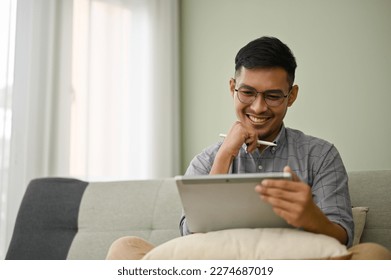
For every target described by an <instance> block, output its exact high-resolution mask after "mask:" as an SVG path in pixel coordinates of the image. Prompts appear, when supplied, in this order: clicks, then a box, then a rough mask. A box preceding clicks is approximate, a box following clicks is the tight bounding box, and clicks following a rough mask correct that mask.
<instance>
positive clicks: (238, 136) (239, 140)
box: [224, 121, 258, 156]
mask: <svg viewBox="0 0 391 280" xmlns="http://www.w3.org/2000/svg"><path fill="white" fill-rule="evenodd" d="M257 140H258V135H257V134H256V133H255V132H254V131H252V129H251V128H249V127H246V126H244V125H243V124H242V123H241V122H240V121H236V122H235V123H234V124H233V125H232V127H231V129H230V131H229V132H228V134H227V137H226V138H225V139H224V146H225V147H226V148H227V149H230V150H233V151H235V152H239V150H240V148H241V147H242V145H243V144H246V145H247V149H246V151H247V152H249V153H252V152H253V151H255V150H256V149H257V147H258V144H257ZM236 155H237V154H236ZM236 155H235V156H236Z"/></svg>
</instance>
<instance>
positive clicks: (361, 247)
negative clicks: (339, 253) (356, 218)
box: [348, 243, 391, 260]
mask: <svg viewBox="0 0 391 280" xmlns="http://www.w3.org/2000/svg"><path fill="white" fill-rule="evenodd" d="M348 251H349V252H350V253H352V260H391V252H390V251H389V250H388V249H387V248H385V247H383V246H381V245H379V244H376V243H361V244H358V245H356V246H353V247H351V248H349V250H348Z"/></svg>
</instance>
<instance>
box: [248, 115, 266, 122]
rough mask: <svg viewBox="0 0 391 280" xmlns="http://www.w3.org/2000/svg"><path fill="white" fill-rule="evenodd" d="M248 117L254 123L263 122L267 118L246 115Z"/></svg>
mask: <svg viewBox="0 0 391 280" xmlns="http://www.w3.org/2000/svg"><path fill="white" fill-rule="evenodd" d="M248 117H249V119H250V120H251V121H252V122H254V123H264V122H266V121H267V118H257V117H254V116H248Z"/></svg>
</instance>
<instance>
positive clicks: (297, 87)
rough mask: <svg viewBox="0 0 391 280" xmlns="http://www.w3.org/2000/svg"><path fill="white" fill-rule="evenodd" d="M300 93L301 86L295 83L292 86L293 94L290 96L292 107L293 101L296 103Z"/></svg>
mask: <svg viewBox="0 0 391 280" xmlns="http://www.w3.org/2000/svg"><path fill="white" fill-rule="evenodd" d="M298 94H299V86H298V85H294V86H293V87H292V91H291V94H290V95H289V96H288V107H291V106H292V105H293V103H295V101H296V98H297V95H298Z"/></svg>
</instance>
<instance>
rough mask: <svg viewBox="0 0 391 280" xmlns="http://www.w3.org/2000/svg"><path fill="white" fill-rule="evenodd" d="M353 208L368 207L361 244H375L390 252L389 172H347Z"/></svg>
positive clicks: (390, 181) (390, 176) (390, 202)
mask: <svg viewBox="0 0 391 280" xmlns="http://www.w3.org/2000/svg"><path fill="white" fill-rule="evenodd" d="M349 190H350V197H351V202H352V205H353V206H364V207H368V208H369V211H368V213H367V219H366V223H365V228H364V231H363V234H362V236H361V242H375V243H378V244H381V245H383V246H385V247H387V248H388V249H389V250H391V170H383V171H355V172H349Z"/></svg>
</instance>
